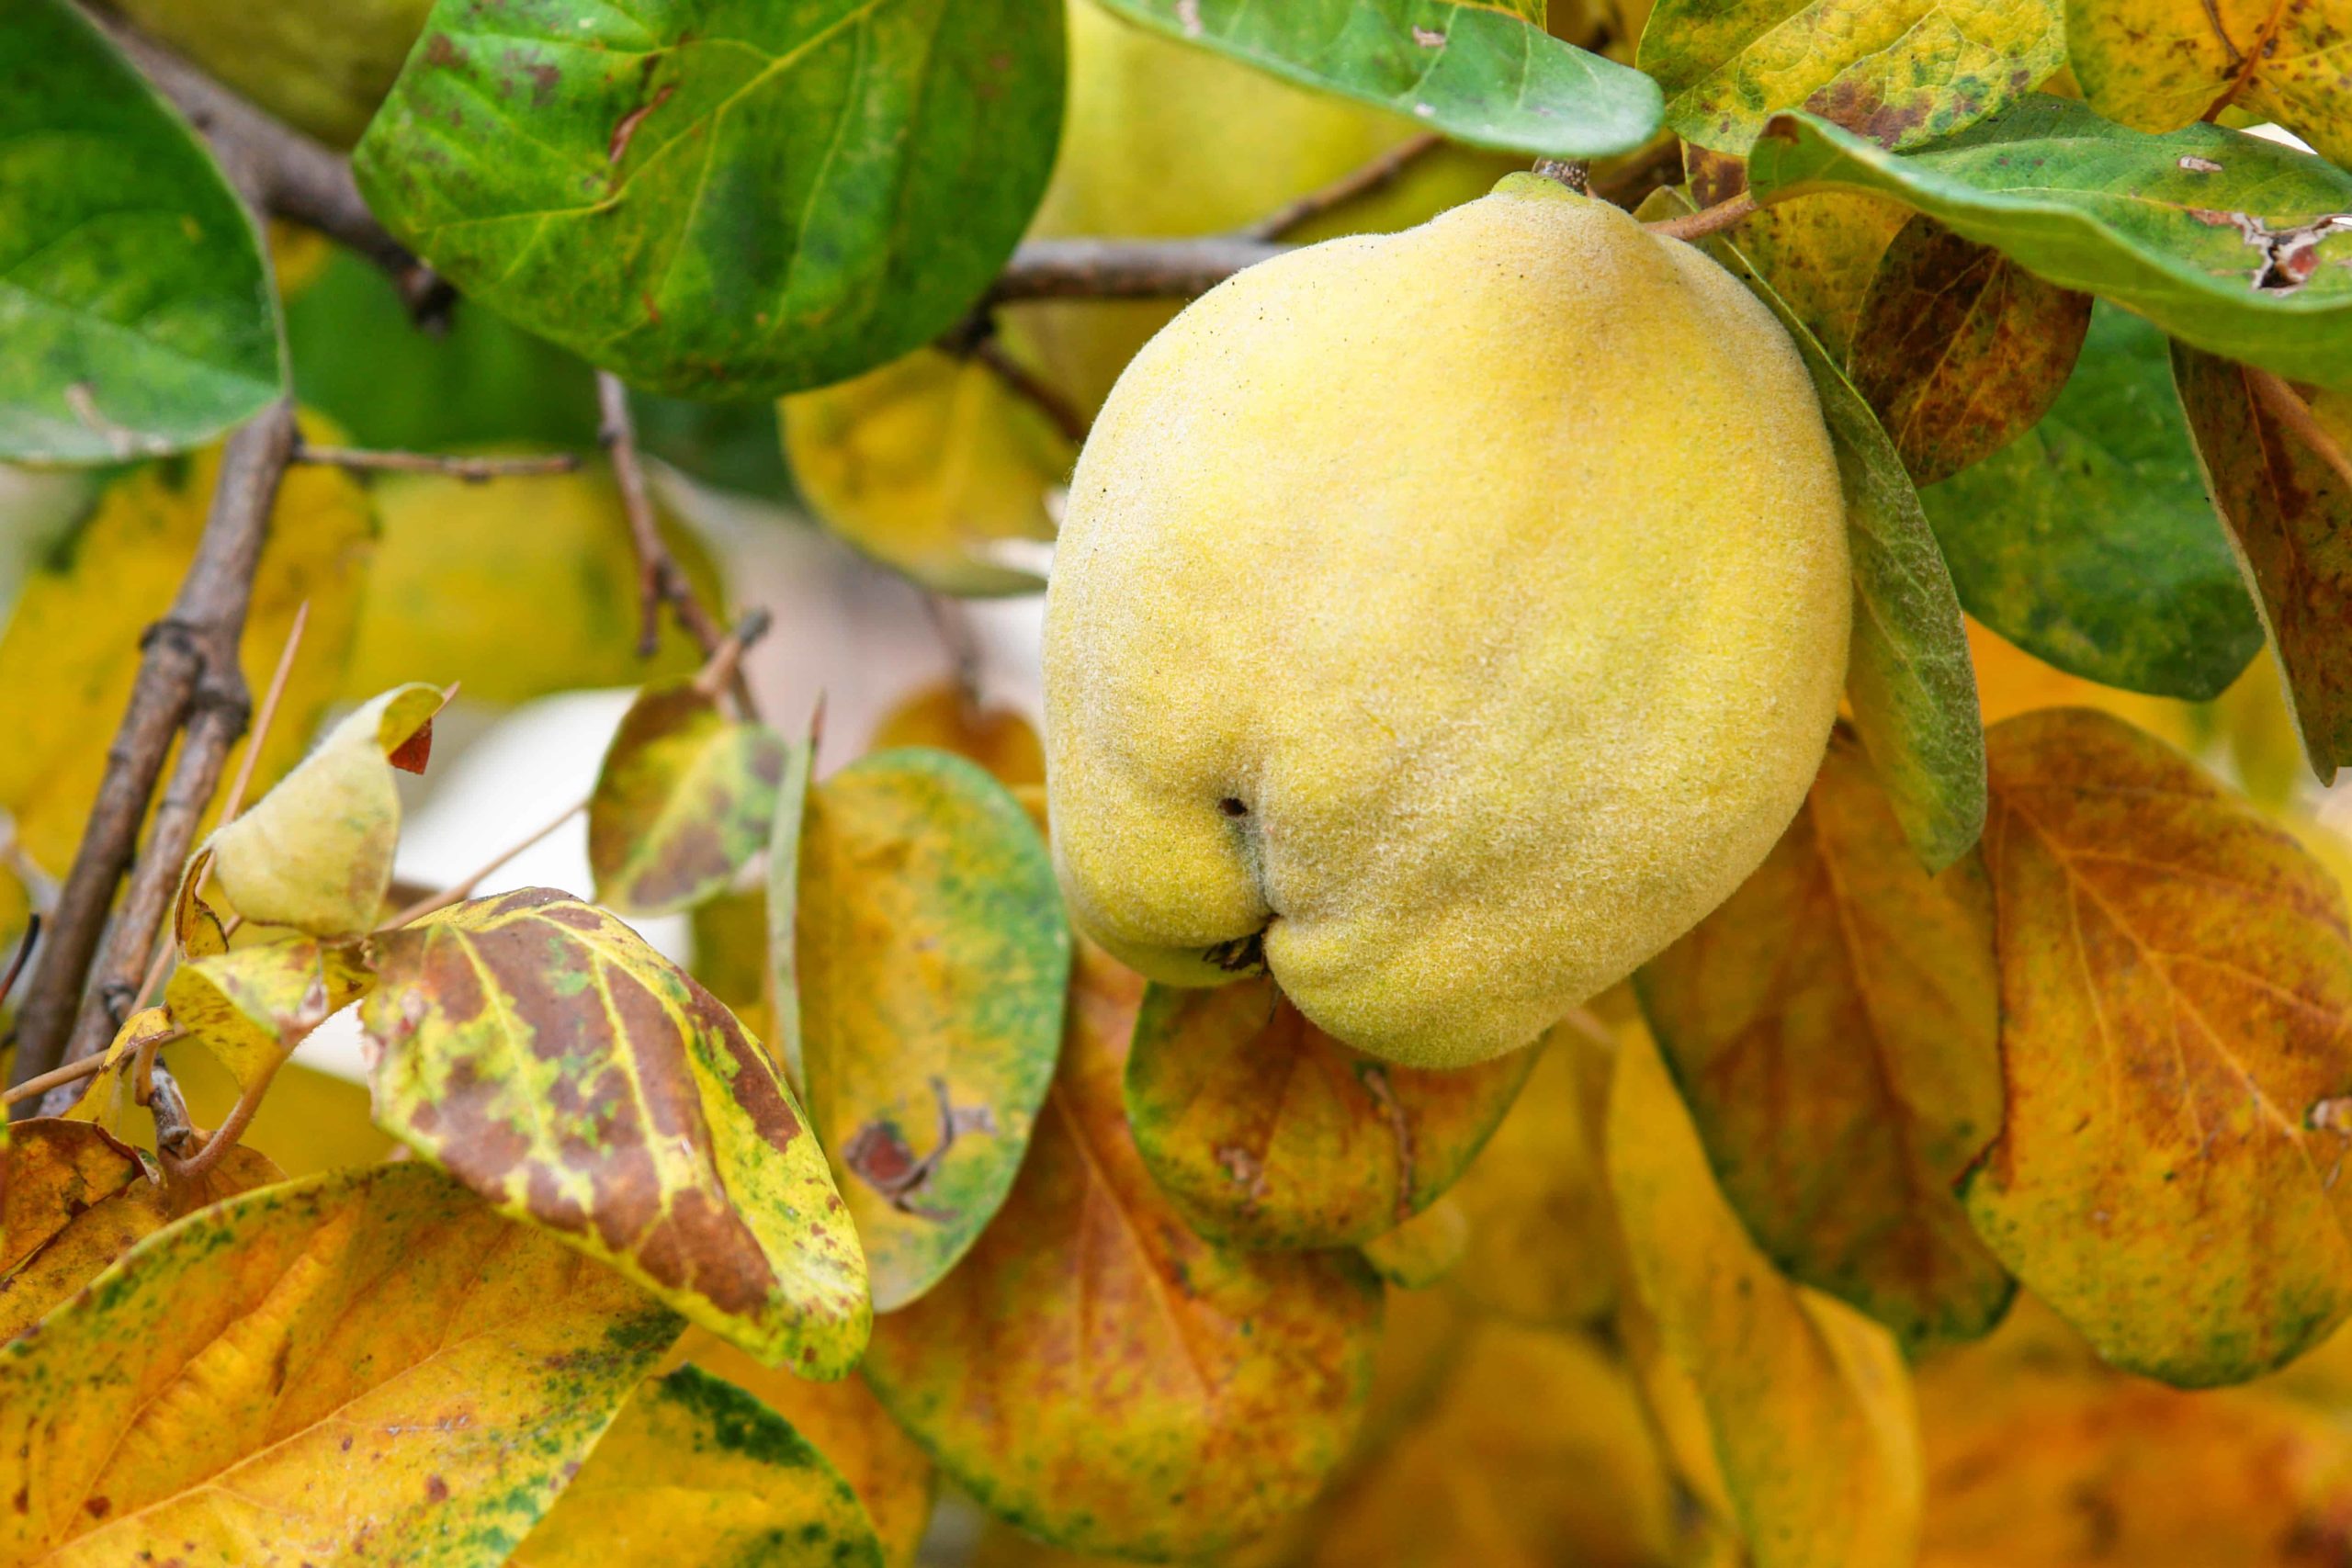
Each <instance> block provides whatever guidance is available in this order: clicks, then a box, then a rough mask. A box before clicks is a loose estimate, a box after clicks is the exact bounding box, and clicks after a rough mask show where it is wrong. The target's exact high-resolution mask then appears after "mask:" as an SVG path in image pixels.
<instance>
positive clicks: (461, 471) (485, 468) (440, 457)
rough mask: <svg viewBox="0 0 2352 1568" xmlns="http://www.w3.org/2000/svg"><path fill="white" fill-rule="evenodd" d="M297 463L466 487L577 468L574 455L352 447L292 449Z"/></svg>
mask: <svg viewBox="0 0 2352 1568" xmlns="http://www.w3.org/2000/svg"><path fill="white" fill-rule="evenodd" d="M294 460H295V461H296V462H298V463H317V464H320V465H322V467H327V468H357V469H362V470H373V471H384V472H391V473H401V474H447V476H449V477H450V478H451V479H463V480H465V481H466V482H467V483H468V484H481V482H482V481H483V480H485V479H509V478H514V477H516V476H520V475H530V474H568V473H571V471H572V470H574V469H576V468H579V467H580V455H579V454H578V453H576V452H548V453H544V454H534V455H532V456H529V457H448V456H446V455H444V454H442V453H439V452H377V451H367V450H362V449H360V448H358V447H354V446H308V445H304V446H297V447H296V448H295V449H294Z"/></svg>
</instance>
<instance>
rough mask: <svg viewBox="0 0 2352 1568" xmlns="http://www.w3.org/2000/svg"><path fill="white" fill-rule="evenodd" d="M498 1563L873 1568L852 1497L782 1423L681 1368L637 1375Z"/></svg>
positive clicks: (869, 1541)
mask: <svg viewBox="0 0 2352 1568" xmlns="http://www.w3.org/2000/svg"><path fill="white" fill-rule="evenodd" d="M506 1561H507V1563H508V1568H605V1565H606V1564H609V1563H621V1562H649V1563H650V1562H674V1563H679V1564H695V1565H696V1568H760V1565H763V1564H774V1565H776V1568H782V1565H784V1564H786V1563H806V1564H809V1568H816V1565H818V1564H824V1565H825V1568H882V1546H881V1542H880V1541H879V1540H876V1538H875V1534H874V1526H873V1524H872V1522H871V1521H869V1520H868V1519H867V1518H866V1517H865V1506H863V1505H862V1504H860V1503H859V1502H858V1500H857V1495H856V1494H855V1493H854V1492H852V1491H851V1490H850V1488H849V1483H847V1482H846V1481H843V1480H842V1477H841V1475H840V1473H839V1472H836V1471H835V1470H834V1469H833V1467H832V1465H831V1464H830V1463H829V1462H827V1461H826V1459H825V1456H824V1455H823V1454H821V1453H819V1452H818V1451H817V1450H816V1449H814V1448H813V1447H811V1446H810V1445H809V1441H808V1439H807V1438H803V1437H802V1436H801V1435H800V1434H799V1433H797V1432H796V1431H794V1430H793V1428H792V1423H791V1422H789V1421H786V1419H785V1418H784V1417H783V1416H778V1415H777V1414H776V1413H775V1411H773V1410H770V1409H769V1408H768V1407H767V1406H766V1405H764V1404H761V1403H760V1402H759V1400H757V1399H755V1398H753V1397H752V1395H751V1394H748V1393H744V1392H743V1391H742V1390H741V1389H740V1388H737V1387H736V1386H735V1385H734V1384H732V1383H730V1382H727V1381H725V1380H724V1379H721V1378H715V1377H713V1376H711V1375H710V1374H709V1373H708V1372H706V1371H700V1370H698V1369H696V1368H694V1367H680V1368H679V1369H678V1370H677V1371H673V1372H671V1373H670V1374H668V1375H667V1376H665V1377H659V1378H649V1379H647V1380H646V1381H645V1382H642V1383H640V1384H639V1385H638V1390H637V1393H635V1395H633V1396H632V1397H631V1398H630V1400H629V1402H628V1404H625V1405H623V1406H622V1407H621V1413H620V1415H619V1416H616V1417H615V1418H614V1421H613V1424H612V1426H611V1427H610V1428H609V1429H608V1430H606V1432H605V1435H604V1436H603V1437H602V1438H598V1439H597V1442H596V1448H595V1450H594V1452H593V1453H591V1454H590V1455H589V1456H588V1462H587V1463H585V1464H583V1465H582V1466H581V1467H580V1473H579V1475H578V1476H576V1477H574V1478H573V1480H572V1483H571V1485H570V1486H567V1487H566V1488H564V1493H563V1495H562V1497H561V1498H560V1499H559V1500H558V1501H557V1503H556V1506H555V1508H554V1510H553V1511H552V1512H551V1513H549V1514H548V1517H546V1518H544V1519H541V1520H540V1521H539V1525H538V1528H537V1529H535V1530H533V1531H532V1532H531V1533H530V1535H529V1536H528V1537H526V1538H525V1540H524V1541H523V1545H522V1547H521V1549H520V1550H519V1551H516V1552H515V1555H514V1556H512V1557H510V1558H508V1559H507V1560H506Z"/></svg>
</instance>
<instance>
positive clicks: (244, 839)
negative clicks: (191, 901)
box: [207, 683, 441, 937]
mask: <svg viewBox="0 0 2352 1568" xmlns="http://www.w3.org/2000/svg"><path fill="white" fill-rule="evenodd" d="M440 707H441V694H440V693H439V692H437V691H435V689H434V688H432V687H431V686H427V685H423V684H415V683H413V684H410V685H405V686H395V687H393V688H392V689H391V690H390V691H389V692H386V693H384V694H382V695H380V696H379V697H377V698H375V699H374V700H372V701H370V702H368V703H365V704H363V705H361V706H360V708H359V709H358V711H357V712H356V713H354V714H352V715H351V716H349V717H347V718H345V720H344V721H343V722H342V723H341V724H338V725H336V726H335V727H334V729H332V730H330V731H329V732H328V734H327V737H326V739H323V740H322V741H320V742H319V746H318V750H314V751H312V752H311V754H310V755H309V756H308V757H305V758H303V759H302V761H301V762H300V765H299V766H297V767H296V768H295V769H294V771H293V772H292V773H288V774H287V775H286V777H285V778H284V779H283V780H281V781H280V782H279V783H278V784H277V788H275V789H273V790H271V791H270V792H269V793H268V794H267V795H264V796H262V798H261V799H260V800H259V801H257V802H255V803H254V807H253V809H252V810H250V811H247V812H246V813H245V814H244V815H243V816H242V817H240V818H237V819H236V820H235V821H234V822H232V823H229V824H228V825H227V826H225V827H223V828H222V829H220V831H218V832H216V833H214V834H213V835H212V840H211V842H210V843H209V845H208V846H207V848H208V849H209V851H210V852H211V855H212V879H213V881H215V882H217V883H219V884H220V891H221V892H222V893H224V894H226V895H227V896H228V898H229V902H230V903H231V904H232V905H233V906H234V907H235V908H236V910H237V912H238V913H239V914H241V915H243V916H244V917H245V919H248V920H253V921H257V922H259V923H260V924H263V925H269V926H291V927H293V928H294V929H295V930H297V931H308V932H310V933H311V935H313V936H327V937H334V936H353V935H357V934H359V933H361V932H364V931H367V930H368V928H369V927H371V926H373V925H374V924H375V923H376V917H377V914H378V913H379V910H380V909H381V908H383V903H384V891H385V889H386V888H388V887H390V886H391V885H392V852H393V850H394V849H395V848H397V847H398V845H399V843H400V836H401V796H400V790H399V788H398V786H397V785H395V784H393V782H392V772H393V767H394V761H395V759H398V760H400V761H402V762H403V763H405V762H406V761H407V757H406V755H405V750H406V749H409V748H411V747H412V746H413V742H414V741H415V740H416V739H418V738H420V737H422V738H424V743H425V744H426V745H429V744H430V736H431V733H432V731H431V726H432V723H433V716H434V714H435V713H436V712H438V711H439V710H440ZM423 766H424V763H423V761H422V760H421V759H420V760H419V761H417V762H416V763H415V765H414V766H413V767H411V768H410V769H409V771H410V772H419V771H421V770H422V768H423Z"/></svg>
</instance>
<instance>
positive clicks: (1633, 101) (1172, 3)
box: [1103, 0, 1661, 158]
mask: <svg viewBox="0 0 2352 1568" xmlns="http://www.w3.org/2000/svg"><path fill="white" fill-rule="evenodd" d="M1103 4H1104V5H1105V6H1108V7H1109V8H1110V9H1111V10H1113V11H1114V12H1116V13H1117V14H1119V15H1120V16H1123V17H1128V18H1129V19H1131V20H1133V21H1137V22H1141V23H1143V24H1144V25H1145V26H1146V27H1148V28H1155V29H1156V30H1158V31H1159V32H1163V33H1168V34H1171V35H1173V36H1174V37H1177V38H1180V39H1185V40H1186V41H1188V42H1191V43H1196V44H1199V45H1201V46H1202V47H1203V48H1206V49H1214V50H1216V51H1218V52H1220V53H1223V54H1229V55H1232V56H1234V57H1235V58H1236V59H1239V60H1244V61H1247V62H1250V64H1252V65H1255V66H1257V67H1258V68H1259V69H1260V70H1261V71H1266V72H1270V73H1272V74H1274V75H1276V76H1281V77H1284V78H1286V79H1288V80H1290V81H1293V82H1297V83H1301V84H1303V85H1306V86H1309V87H1316V88H1320V89H1321V90H1323V91H1325V92H1328V93H1337V94H1340V96H1344V97H1351V98H1355V99H1358V100H1360V101H1361V102H1363V103H1368V104H1374V105H1377V106H1378V107H1382V108H1385V109H1394V110H1395V111H1396V112H1397V113H1398V114H1402V115H1409V116H1411V117H1412V118H1415V119H1417V120H1419V122H1420V123H1421V124H1422V125H1423V126H1425V127H1427V128H1428V129H1429V130H1434V131H1438V132H1440V133H1441V134H1442V135H1444V136H1446V137H1447V138H1448V139H1450V140H1452V141H1465V142H1468V143H1470V144H1471V145H1472V146H1476V147H1492V148H1494V149H1496V150H1497V151H1498V152H1527V153H1533V154H1537V155H1543V154H1550V155H1552V156H1555V157H1563V158H1570V157H1576V158H1586V157H1601V156H1605V155H1606V154H1609V153H1611V152H1631V151H1633V149H1634V148H1636V147H1638V146H1640V145H1641V144H1642V143H1643V142H1645V141H1648V140H1649V139H1650V137H1651V135H1652V134H1653V133H1654V132H1656V130H1657V127H1658V120H1659V115H1660V113H1661V102H1660V99H1659V96H1658V90H1657V85H1655V84H1654V83H1652V82H1651V81H1650V80H1649V78H1648V77H1646V76H1644V75H1643V74H1641V73H1639V72H1637V71H1633V70H1629V69H1628V68H1626V67H1625V66H1623V65H1619V64H1617V63H1615V62H1611V61H1608V60H1603V59H1602V58H1600V56H1599V55H1595V54H1588V53H1586V52H1585V51H1583V50H1580V49H1577V48H1576V47H1574V46H1573V45H1570V44H1566V43H1562V42H1561V41H1560V40H1559V39H1555V38H1553V37H1551V36H1550V35H1549V34H1547V33H1545V32H1544V29H1543V28H1540V27H1531V26H1529V25H1528V24H1527V23H1526V22H1525V21H1523V20H1521V18H1520V17H1516V16H1513V15H1511V14H1510V12H1508V11H1505V10H1502V9H1499V8H1496V7H1491V6H1480V5H1453V4H1449V3H1448V0H1284V3H1283V4H1282V5H1279V6H1259V5H1251V4H1250V0H1103Z"/></svg>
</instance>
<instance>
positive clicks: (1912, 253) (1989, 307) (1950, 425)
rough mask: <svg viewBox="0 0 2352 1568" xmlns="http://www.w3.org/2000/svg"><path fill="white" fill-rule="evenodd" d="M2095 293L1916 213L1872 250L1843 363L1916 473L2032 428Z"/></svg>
mask: <svg viewBox="0 0 2352 1568" xmlns="http://www.w3.org/2000/svg"><path fill="white" fill-rule="evenodd" d="M2090 324H2091V297H2090V296H2089V295H2087V294H2077V293H2075V292H2074V291H2073V290H2072V289H2066V288H2059V287H2058V286H2057V285H2056V284H2054V283H2045V282H2043V281H2042V280H2041V279H2040V278H2038V277H2036V276H2033V274H2031V273H2030V272H2028V271H2026V270H2025V269H2024V268H2023V267H2021V266H2019V265H2018V264H2017V263H2015V262H2013V261H2011V260H2009V259H2008V258H2007V256H2004V255H2003V254H2001V253H2000V252H1998V251H1996V250H1994V249H1993V248H1992V247H1991V246H1989V245H1979V244H1977V243H1974V242H1973V241H1969V240H1963V239H1962V238H1961V237H1960V236H1959V235H1957V234H1955V233H1953V232H1952V231H1951V230H1949V229H1947V228H1945V227H1944V226H1943V225H1942V224H1940V223H1939V222H1937V221H1936V220H1934V219H1932V218H1927V217H1915V218H1913V219H1912V220H1910V221H1909V222H1908V223H1905V225H1904V226H1903V228H1902V230H1901V231H1899V232H1898V233H1897V234H1896V235H1895V236H1894V243H1893V244H1891V245H1889V246H1888V247H1887V250H1886V254H1884V255H1883V256H1881V257H1880V258H1879V263H1878V271H1877V273H1876V274H1875V275H1874V276H1872V277H1871V285H1870V291H1869V292H1868V293H1867V294H1865V295H1864V296H1863V298H1862V305H1861V312H1860V321H1859V324H1858V326H1857V329H1856V331H1855V333H1854V344H1853V348H1852V350H1851V351H1850V353H1849V356H1848V360H1847V366H1846V370H1847V374H1848V376H1849V378H1851V379H1852V380H1853V383H1854V386H1855V388H1856V389H1857V390H1859V391H1860V393H1861V394H1862V396H1863V397H1865V398H1867V399H1869V400H1870V403H1871V408H1872V409H1874V410H1876V411H1877V413H1878V417H1879V423H1881V424H1883V425H1884V426H1885V427H1886V433H1887V434H1888V435H1890V436H1892V437H1894V445H1895V449H1896V450H1897V451H1899V452H1901V453H1902V454H1903V466H1904V467H1905V468H1908V469H1910V470H1911V479H1912V481H1913V482H1914V483H1916V484H1923V485H1927V484H1933V483H1935V482H1936V481H1937V480H1938V479H1948V478H1950V477H1951V475H1953V474H1956V473H1958V472H1960V470H1961V469H1962V468H1967V467H1968V466H1969V465H1970V464H1972V463H1974V462H1977V461H1979V460H1980V459H1982V458H1984V457H1988V456H1990V455H1991V454H1992V453H1994V452H1996V451H1998V450H1999V449H2000V448H2001V447H2003V446H2007V444H2008V443H2009V442H2011V441H2013V440H2015V439H2016V438H2017V437H2018V436H2019V435H2021V434H2024V433H2025V432H2026V431H2028V430H2030V429H2031V428H2032V427H2033V425H2034V424H2035V423H2036V422H2037V421H2039V420H2040V419H2041V416H2042V414H2043V413H2044V412H2048V410H2049V408H2050V405H2051V404H2052V402H2054V401H2055V400H2057V397H2058V394H2059V392H2060V391H2061V390H2062V389H2064V387H2065V385H2066V378H2067V376H2068V375H2069V374H2070V373H2071V372H2072V371H2073V370H2074V368H2075V355H2076V353H2078V352H2079V351H2080V350H2081V348H2082V346H2083V334H2084V333H2086V332H2088V331H2089V330H2090Z"/></svg>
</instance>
